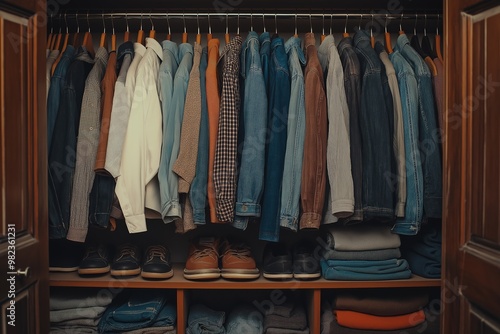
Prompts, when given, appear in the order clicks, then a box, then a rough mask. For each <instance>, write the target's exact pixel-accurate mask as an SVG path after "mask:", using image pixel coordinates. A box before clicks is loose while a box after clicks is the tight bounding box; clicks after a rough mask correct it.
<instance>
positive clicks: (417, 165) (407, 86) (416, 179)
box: [389, 49, 424, 234]
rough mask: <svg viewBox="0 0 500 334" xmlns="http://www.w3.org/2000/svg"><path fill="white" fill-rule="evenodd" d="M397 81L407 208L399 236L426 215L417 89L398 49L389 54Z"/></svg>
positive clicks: (396, 227) (415, 228)
mask: <svg viewBox="0 0 500 334" xmlns="http://www.w3.org/2000/svg"><path fill="white" fill-rule="evenodd" d="M389 59H390V60H391V62H392V65H394V70H395V71H396V75H397V78H398V86H399V94H400V96H401V107H402V114H403V129H404V142H405V160H406V206H405V216H404V218H401V219H398V220H397V221H396V223H395V225H394V227H393V229H392V231H393V232H395V233H398V234H415V233H417V231H418V230H419V228H420V224H421V222H422V215H423V186H424V180H423V175H422V161H421V159H420V151H419V149H418V88H417V79H416V78H415V73H414V72H413V69H412V67H411V66H410V64H409V63H408V62H407V61H406V60H405V59H404V57H403V56H402V55H401V53H400V52H399V51H398V50H397V49H395V50H394V52H393V53H391V54H390V55H389Z"/></svg>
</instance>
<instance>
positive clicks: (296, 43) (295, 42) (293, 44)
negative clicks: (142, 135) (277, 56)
mask: <svg viewBox="0 0 500 334" xmlns="http://www.w3.org/2000/svg"><path fill="white" fill-rule="evenodd" d="M301 44H302V40H301V39H300V38H298V37H295V36H292V37H290V38H289V39H288V41H286V43H285V50H286V53H290V51H291V50H292V49H293V50H295V51H296V53H297V56H298V57H299V61H300V62H301V63H302V65H305V64H306V57H305V56H304V52H302V49H301V48H300V46H301Z"/></svg>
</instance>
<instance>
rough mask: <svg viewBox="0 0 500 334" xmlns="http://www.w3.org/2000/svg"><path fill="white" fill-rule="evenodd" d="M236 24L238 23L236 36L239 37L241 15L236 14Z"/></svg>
mask: <svg viewBox="0 0 500 334" xmlns="http://www.w3.org/2000/svg"><path fill="white" fill-rule="evenodd" d="M236 23H237V27H236V36H239V35H240V13H237V14H236Z"/></svg>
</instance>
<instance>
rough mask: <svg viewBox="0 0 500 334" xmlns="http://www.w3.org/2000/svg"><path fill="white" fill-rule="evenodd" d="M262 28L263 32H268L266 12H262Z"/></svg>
mask: <svg viewBox="0 0 500 334" xmlns="http://www.w3.org/2000/svg"><path fill="white" fill-rule="evenodd" d="M262 30H263V32H266V17H265V15H264V13H262Z"/></svg>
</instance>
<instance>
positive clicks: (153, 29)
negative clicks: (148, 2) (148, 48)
mask: <svg viewBox="0 0 500 334" xmlns="http://www.w3.org/2000/svg"><path fill="white" fill-rule="evenodd" d="M149 21H151V30H150V31H149V38H153V39H154V38H155V35H156V31H155V25H154V23H153V18H152V17H151V13H149Z"/></svg>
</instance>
